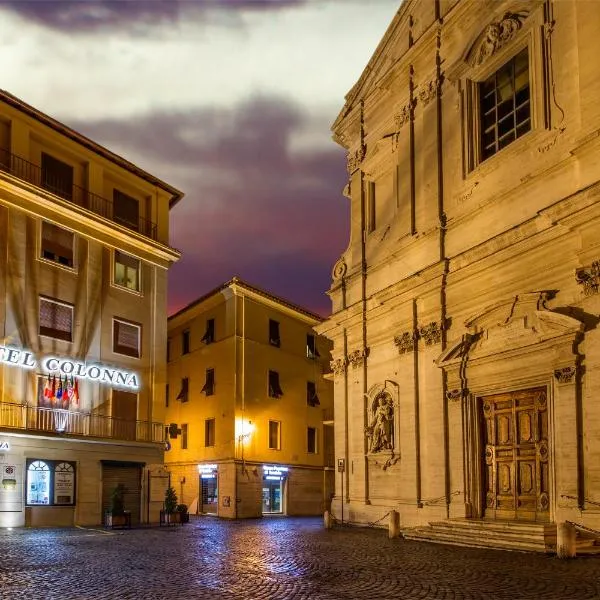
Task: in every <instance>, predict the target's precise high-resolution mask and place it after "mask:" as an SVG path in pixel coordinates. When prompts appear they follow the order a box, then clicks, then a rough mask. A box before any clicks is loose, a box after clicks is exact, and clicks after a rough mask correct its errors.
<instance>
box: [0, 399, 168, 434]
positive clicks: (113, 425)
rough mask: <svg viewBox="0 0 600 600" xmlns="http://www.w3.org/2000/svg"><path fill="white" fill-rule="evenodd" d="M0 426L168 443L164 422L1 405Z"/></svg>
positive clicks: (23, 405) (11, 404)
mask: <svg viewBox="0 0 600 600" xmlns="http://www.w3.org/2000/svg"><path fill="white" fill-rule="evenodd" d="M0 427H2V428H8V429H21V430H26V431H35V432H37V433H53V434H57V435H69V436H78V437H79V436H83V437H90V438H102V439H111V440H127V441H132V442H156V443H161V442H164V441H165V427H164V425H163V424H162V423H150V422H149V421H128V420H125V419H117V418H115V417H106V416H104V415H95V414H92V413H84V412H77V411H70V410H65V409H61V408H41V407H39V406H27V405H26V404H13V403H9V402H0Z"/></svg>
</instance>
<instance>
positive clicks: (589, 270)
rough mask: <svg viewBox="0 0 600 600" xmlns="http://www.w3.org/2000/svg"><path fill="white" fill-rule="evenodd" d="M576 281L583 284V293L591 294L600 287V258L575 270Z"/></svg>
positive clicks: (596, 291)
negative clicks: (587, 265)
mask: <svg viewBox="0 0 600 600" xmlns="http://www.w3.org/2000/svg"><path fill="white" fill-rule="evenodd" d="M575 279H576V280H577V283H579V284H581V285H583V293H584V294H585V295H586V296H592V295H593V294H597V293H598V289H599V288H600V260H595V261H594V262H593V263H592V264H591V265H590V266H589V267H581V269H577V270H576V271H575Z"/></svg>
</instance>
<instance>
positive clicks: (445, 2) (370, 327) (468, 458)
mask: <svg viewBox="0 0 600 600" xmlns="http://www.w3.org/2000/svg"><path fill="white" fill-rule="evenodd" d="M598 27H600V11H599V10H598V5H597V4H595V3H592V2H554V1H542V0H535V1H527V2H523V1H520V0H514V1H508V0H502V1H494V2H491V1H489V2H480V1H475V0H436V1H431V2H419V1H417V0H406V1H404V2H403V3H402V4H401V5H400V8H399V10H398V12H397V14H396V15H395V17H394V19H393V21H392V23H391V24H390V26H389V28H388V30H387V32H386V33H385V36H384V38H383V39H382V41H381V42H380V44H379V46H378V48H377V50H376V52H375V54H374V56H373V57H372V59H371V61H370V62H369V64H368V66H367V68H366V69H365V71H364V73H363V74H362V76H361V77H360V79H359V81H358V82H357V83H356V85H355V86H354V87H353V88H352V90H351V91H350V92H349V93H348V95H347V97H346V103H345V106H344V108H343V110H342V112H341V113H340V115H339V117H338V118H337V120H336V121H335V123H334V125H333V132H334V138H335V139H336V141H337V142H338V143H340V144H341V145H342V146H343V147H344V148H346V149H347V150H348V172H349V183H348V186H347V188H346V190H345V195H346V196H347V197H348V198H349V202H350V211H351V232H350V243H349V246H348V248H347V250H346V251H345V252H344V253H343V255H342V256H341V257H340V259H339V261H338V262H337V263H336V265H335V266H334V268H333V274H332V276H333V282H332V286H331V289H330V296H331V299H332V304H333V314H332V315H331V317H330V318H329V319H328V320H327V321H326V322H325V323H323V324H322V325H319V326H318V327H317V330H318V332H319V333H321V334H323V335H325V336H327V337H328V338H329V339H331V340H332V341H333V343H334V350H333V359H334V362H333V367H334V371H335V384H334V390H335V391H334V396H335V400H334V403H335V409H336V422H335V447H336V457H337V458H343V459H345V461H346V464H347V467H348V468H347V470H346V478H345V480H344V484H343V486H342V485H341V478H338V479H337V486H336V497H335V500H334V502H333V510H334V512H335V514H336V515H337V516H339V515H340V513H341V510H342V508H344V512H345V514H346V515H347V518H349V519H351V520H352V521H358V522H363V523H369V522H374V521H377V520H378V519H381V518H382V517H384V516H385V515H386V514H387V513H388V512H389V511H391V510H396V511H398V512H399V514H400V525H401V528H403V529H404V531H405V533H406V535H409V536H414V537H419V538H420V539H432V540H442V541H456V542H459V543H469V540H471V541H472V542H473V543H475V544H479V545H485V544H488V545H495V546H498V547H519V548H522V549H525V548H527V549H533V550H546V551H548V550H551V549H552V546H553V543H554V542H553V540H554V541H555V540H556V532H557V524H558V523H561V522H565V521H570V522H574V523H578V524H582V525H584V526H587V527H591V528H594V529H599V528H600V512H599V511H598V502H599V500H600V462H599V461H598V460H597V459H598V455H599V454H600V443H599V442H598V423H599V422H600V409H599V408H598V406H599V405H598V402H597V395H598V386H599V381H600V366H599V365H600V329H599V328H598V326H597V323H598V319H599V316H600V295H599V294H598V291H599V290H600V268H599V257H600V246H599V240H600V235H599V233H600V169H599V167H598V156H599V153H600V138H599V137H598V128H599V127H600V103H599V102H598V89H599V88H600V77H599V71H598V69H597V68H596V66H595V63H596V59H595V57H596V56H597V54H598V50H599V49H600V39H599V38H598ZM338 415H339V418H338ZM415 528H416V529H415Z"/></svg>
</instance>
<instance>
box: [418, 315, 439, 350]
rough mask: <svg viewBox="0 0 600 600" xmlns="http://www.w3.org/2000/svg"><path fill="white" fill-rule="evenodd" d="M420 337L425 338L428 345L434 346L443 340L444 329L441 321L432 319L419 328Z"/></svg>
mask: <svg viewBox="0 0 600 600" xmlns="http://www.w3.org/2000/svg"><path fill="white" fill-rule="evenodd" d="M419 337H420V338H421V339H422V340H425V345H426V346H433V344H439V343H440V342H441V341H442V329H441V327H440V325H439V323H436V322H435V321H432V322H431V323H429V325H424V326H423V327H420V328H419Z"/></svg>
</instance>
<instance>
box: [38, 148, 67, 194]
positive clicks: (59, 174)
mask: <svg viewBox="0 0 600 600" xmlns="http://www.w3.org/2000/svg"><path fill="white" fill-rule="evenodd" d="M41 184H42V187H43V188H44V189H46V190H48V191H49V192H52V193H53V194H56V195H57V196H60V197H61V198H65V199H66V200H72V199H73V167H72V166H71V165H68V164H66V163H64V162H62V160H58V158H54V157H53V156H50V155H49V154H46V153H45V152H42V181H41Z"/></svg>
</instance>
